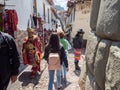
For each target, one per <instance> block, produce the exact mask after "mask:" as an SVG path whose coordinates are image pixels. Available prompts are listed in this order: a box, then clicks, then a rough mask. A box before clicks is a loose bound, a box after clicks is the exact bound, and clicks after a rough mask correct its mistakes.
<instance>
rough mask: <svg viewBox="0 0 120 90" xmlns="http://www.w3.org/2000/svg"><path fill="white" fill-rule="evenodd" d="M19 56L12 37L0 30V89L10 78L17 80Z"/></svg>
mask: <svg viewBox="0 0 120 90" xmlns="http://www.w3.org/2000/svg"><path fill="white" fill-rule="evenodd" d="M19 66H20V57H19V54H18V51H17V47H16V44H15V41H14V39H13V38H12V37H11V36H10V35H8V34H6V33H3V32H1V31H0V90H6V89H7V86H8V84H9V81H10V79H11V82H12V83H14V82H15V81H16V80H17V76H18V73H19Z"/></svg>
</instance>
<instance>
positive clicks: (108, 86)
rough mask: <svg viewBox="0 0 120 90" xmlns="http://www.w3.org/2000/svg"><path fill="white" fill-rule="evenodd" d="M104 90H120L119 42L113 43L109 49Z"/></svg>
mask: <svg viewBox="0 0 120 90" xmlns="http://www.w3.org/2000/svg"><path fill="white" fill-rule="evenodd" d="M105 90H120V42H113V43H112V46H111V48H110V53H109V58H108V63H107V66H106V82H105Z"/></svg>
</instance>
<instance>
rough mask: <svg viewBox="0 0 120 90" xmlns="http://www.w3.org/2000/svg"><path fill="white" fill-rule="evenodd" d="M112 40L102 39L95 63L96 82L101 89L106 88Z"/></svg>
mask: <svg viewBox="0 0 120 90" xmlns="http://www.w3.org/2000/svg"><path fill="white" fill-rule="evenodd" d="M110 45H111V41H108V40H101V42H100V43H99V46H98V50H97V53H96V58H95V63H94V73H95V82H96V85H97V87H99V88H100V90H105V70H106V64H107V61H108V56H109V48H110Z"/></svg>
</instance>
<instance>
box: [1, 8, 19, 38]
mask: <svg viewBox="0 0 120 90" xmlns="http://www.w3.org/2000/svg"><path fill="white" fill-rule="evenodd" d="M17 24H18V17H17V13H16V11H15V10H4V11H3V12H1V13H0V31H2V32H5V33H8V34H10V35H11V36H13V37H14V32H15V31H17Z"/></svg>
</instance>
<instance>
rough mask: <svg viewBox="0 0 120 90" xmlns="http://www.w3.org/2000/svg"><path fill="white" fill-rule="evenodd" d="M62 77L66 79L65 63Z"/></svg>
mask: <svg viewBox="0 0 120 90" xmlns="http://www.w3.org/2000/svg"><path fill="white" fill-rule="evenodd" d="M62 76H63V78H66V67H65V64H64V63H63V64H62Z"/></svg>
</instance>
